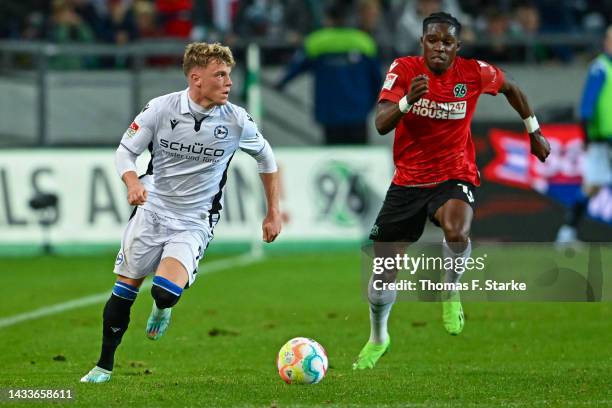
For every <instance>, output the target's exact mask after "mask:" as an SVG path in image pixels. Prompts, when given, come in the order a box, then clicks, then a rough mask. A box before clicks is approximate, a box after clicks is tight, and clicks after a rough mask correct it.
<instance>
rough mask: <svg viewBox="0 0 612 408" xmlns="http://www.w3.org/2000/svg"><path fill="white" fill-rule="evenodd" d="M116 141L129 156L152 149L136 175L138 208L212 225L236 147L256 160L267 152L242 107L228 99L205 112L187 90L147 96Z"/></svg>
mask: <svg viewBox="0 0 612 408" xmlns="http://www.w3.org/2000/svg"><path fill="white" fill-rule="evenodd" d="M121 145H122V146H123V147H124V148H125V149H127V150H129V151H130V152H131V153H132V154H134V155H139V154H141V153H142V152H143V151H144V150H145V149H148V150H149V151H150V152H151V161H150V163H149V166H148V169H147V172H146V174H145V175H143V176H142V177H141V182H142V184H143V185H144V187H145V189H146V190H147V192H148V198H147V201H146V203H145V204H144V205H142V207H143V208H145V209H147V210H151V211H154V212H156V213H159V214H163V215H166V216H169V217H174V218H180V219H187V220H191V221H195V222H198V223H203V222H205V223H206V224H210V226H211V227H212V226H213V224H214V223H216V221H217V220H218V218H219V212H220V211H221V210H222V208H223V194H222V191H223V187H224V186H225V183H226V180H227V169H228V166H229V164H230V162H231V160H232V157H233V155H234V153H235V152H236V150H237V149H238V148H240V149H242V150H243V151H245V152H246V153H248V154H250V155H251V156H253V157H254V158H255V159H257V160H258V161H260V159H261V158H260V157H258V156H259V155H265V154H266V152H268V151H269V150H270V149H269V145H268V144H267V142H266V141H265V139H264V138H263V136H262V135H261V133H260V132H259V131H258V129H257V125H256V124H255V122H254V121H253V119H252V118H251V117H250V116H249V114H248V113H247V112H246V111H245V110H244V109H243V108H241V107H239V106H237V105H234V104H232V103H229V102H228V103H227V104H225V105H221V106H214V107H213V108H211V109H210V110H208V111H204V110H202V108H201V107H199V106H197V105H195V104H194V103H193V102H192V101H191V100H190V98H189V96H188V91H187V90H184V91H180V92H175V93H171V94H167V95H163V96H160V97H157V98H155V99H153V100H151V101H150V102H149V103H148V104H147V106H146V107H145V108H144V109H143V111H142V112H141V113H140V114H139V115H138V116H137V117H136V119H134V122H133V123H132V124H131V125H130V127H129V128H128V130H127V131H126V132H125V133H124V135H123V138H122V139H121ZM260 170H261V169H260ZM274 170H275V169H274Z"/></svg>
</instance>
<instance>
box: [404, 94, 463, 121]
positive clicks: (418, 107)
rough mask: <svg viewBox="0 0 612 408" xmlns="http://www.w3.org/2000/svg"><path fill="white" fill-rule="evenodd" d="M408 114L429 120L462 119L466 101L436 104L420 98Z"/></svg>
mask: <svg viewBox="0 0 612 408" xmlns="http://www.w3.org/2000/svg"><path fill="white" fill-rule="evenodd" d="M410 112H412V113H413V114H415V115H417V116H423V117H428V118H431V119H451V120H456V119H463V118H465V113H466V112H467V101H458V102H436V101H432V100H430V99H427V98H421V99H419V100H418V101H416V102H415V103H414V105H412V108H411V109H410Z"/></svg>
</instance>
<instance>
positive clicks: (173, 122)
mask: <svg viewBox="0 0 612 408" xmlns="http://www.w3.org/2000/svg"><path fill="white" fill-rule="evenodd" d="M176 125H178V120H176V119H170V127H171V128H172V130H174V128H175V127H176Z"/></svg>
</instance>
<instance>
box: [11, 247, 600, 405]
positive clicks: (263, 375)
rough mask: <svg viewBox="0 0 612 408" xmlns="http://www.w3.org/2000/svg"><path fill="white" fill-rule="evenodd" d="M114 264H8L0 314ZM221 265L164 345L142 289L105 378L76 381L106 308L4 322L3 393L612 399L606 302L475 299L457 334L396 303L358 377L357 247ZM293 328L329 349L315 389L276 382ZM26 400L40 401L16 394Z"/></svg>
mask: <svg viewBox="0 0 612 408" xmlns="http://www.w3.org/2000/svg"><path fill="white" fill-rule="evenodd" d="M113 259H114V256H113V254H108V255H105V256H72V257H68V256H62V257H35V258H31V259H25V258H0V284H1V287H2V294H1V295H0V296H1V299H2V301H1V302H0V319H1V318H5V317H8V316H13V315H17V314H20V313H25V312H28V311H31V310H34V309H37V308H41V307H45V306H49V305H52V304H56V303H61V302H65V301H68V300H72V299H76V298H80V297H83V296H87V295H91V294H96V293H100V292H103V291H105V290H108V291H110V288H111V286H112V282H113V281H114V276H113V274H112V272H111V268H112V263H113ZM214 259H215V258H214V257H213V258H211V259H210V260H205V261H204V262H203V263H202V264H201V269H200V270H201V272H202V274H201V276H200V277H199V278H198V280H197V282H196V284H195V285H194V287H193V288H191V289H189V290H187V291H186V292H185V294H184V296H183V298H182V299H181V301H180V302H179V304H178V305H177V306H176V308H175V310H174V314H173V321H172V324H171V327H170V329H169V330H168V332H167V334H166V336H165V337H164V338H162V339H161V340H159V341H158V342H153V341H150V340H148V339H147V338H145V335H144V329H145V324H146V319H147V316H148V313H149V310H150V307H151V297H150V294H149V293H148V291H143V292H142V293H141V294H140V295H139V297H138V299H137V301H136V304H135V306H134V308H133V310H132V318H131V323H130V329H129V330H128V332H127V334H126V335H125V337H124V339H123V343H122V345H121V347H120V349H119V351H118V353H117V360H116V367H115V370H114V374H113V379H112V381H111V382H110V383H107V384H80V383H79V382H78V380H79V378H80V377H81V376H82V375H84V374H85V373H86V372H87V371H88V370H89V369H90V368H91V367H92V366H93V365H94V363H95V362H96V360H97V357H98V352H99V346H100V334H101V314H102V303H100V304H96V305H92V306H87V307H83V308H79V309H75V310H70V311H66V312H63V313H59V314H55V315H52V316H47V317H43V318H39V319H36V320H29V321H24V322H21V323H18V324H15V325H12V326H9V327H4V328H0V339H1V342H0V348H1V357H0V388H4V389H6V388H19V389H23V388H45V389H48V388H59V389H66V388H71V389H72V390H73V391H74V393H75V400H74V401H73V402H71V403H70V404H69V406H74V407H77V406H82V407H93V406H105V407H141V406H142V407H175V406H176V407H189V406H193V407H250V406H257V407H298V406H299V407H313V406H320V407H446V406H452V407H523V406H525V407H565V406H569V407H576V406H580V407H582V406H584V407H590V406H597V407H600V406H612V391H611V390H612V387H611V386H610V385H611V384H612V343H611V339H612V307H611V306H612V305H611V304H610V303H595V304H578V303H512V304H510V303H468V304H466V305H465V310H466V314H467V322H466V327H465V330H464V332H463V334H462V335H461V336H458V337H451V336H449V335H447V334H446V333H445V331H444V329H443V328H442V324H441V321H440V314H441V311H440V305H439V304H435V303H410V302H401V303H398V304H396V306H395V307H394V310H393V314H392V316H391V319H390V332H391V337H392V346H391V350H390V352H389V353H388V354H387V355H385V356H384V357H383V358H382V360H381V361H380V362H379V365H378V366H377V367H376V368H375V369H374V370H369V371H365V372H354V371H352V370H351V364H352V362H353V360H354V358H355V356H356V355H357V353H358V352H359V350H360V348H361V347H362V346H363V344H364V343H365V341H366V340H367V338H368V335H369V324H368V309H367V304H366V303H365V301H364V300H363V298H362V297H361V294H360V274H359V269H360V255H359V252H358V250H356V251H353V252H351V251H344V252H320V253H309V254H298V253H295V254H284V255H270V256H268V257H267V258H265V259H264V260H263V261H260V262H257V263H254V264H251V265H247V266H242V267H239V268H234V269H229V270H224V271H219V272H216V273H212V274H209V275H206V274H205V271H206V263H207V262H211V261H214ZM217 259H218V258H217ZM296 336H307V337H312V338H314V339H316V340H317V341H319V342H320V343H321V344H322V345H323V346H324V347H325V348H326V350H327V353H328V356H329V361H330V370H329V371H328V374H327V377H326V378H325V379H324V380H323V381H322V382H321V383H320V384H317V385H314V386H294V385H286V384H285V383H283V382H282V381H281V379H280V378H279V376H278V374H277V371H276V365H275V358H276V353H277V352H278V350H279V348H280V347H281V345H282V344H283V343H284V342H285V341H287V340H288V339H290V338H292V337H296ZM2 404H3V402H2V401H0V405H2ZM27 405H32V406H44V405H46V404H44V403H36V404H34V403H23V402H22V403H19V404H18V405H17V404H16V406H27ZM56 405H57V404H55V405H54V406H56Z"/></svg>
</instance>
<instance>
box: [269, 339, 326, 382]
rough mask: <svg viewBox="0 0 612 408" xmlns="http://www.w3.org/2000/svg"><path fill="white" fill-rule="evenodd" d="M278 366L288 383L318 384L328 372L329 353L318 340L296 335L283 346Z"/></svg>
mask: <svg viewBox="0 0 612 408" xmlns="http://www.w3.org/2000/svg"><path fill="white" fill-rule="evenodd" d="M276 366H277V367H278V374H279V375H280V376H281V378H282V379H283V381H285V382H286V383H287V384H316V383H318V382H319V381H321V380H322V379H323V377H325V373H326V372H327V354H326V353H325V349H323V347H322V346H321V345H320V344H319V343H317V342H316V341H314V340H312V339H307V338H305V337H296V338H294V339H291V340H289V341H288V342H287V343H285V345H284V346H283V347H281V349H280V351H279V352H278V358H277V359H276Z"/></svg>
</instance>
